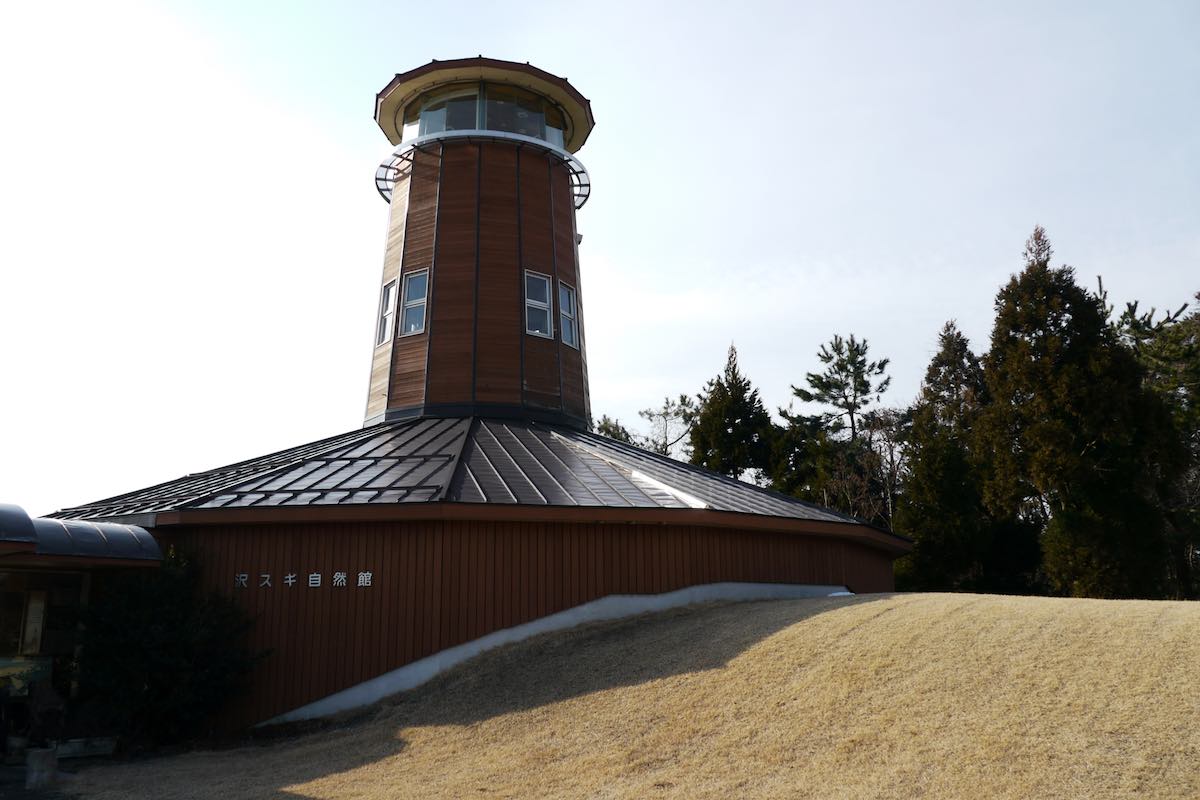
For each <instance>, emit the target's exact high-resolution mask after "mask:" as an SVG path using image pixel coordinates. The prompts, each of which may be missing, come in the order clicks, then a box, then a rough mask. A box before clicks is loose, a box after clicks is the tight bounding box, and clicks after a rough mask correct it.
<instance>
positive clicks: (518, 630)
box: [259, 583, 852, 726]
mask: <svg viewBox="0 0 1200 800" xmlns="http://www.w3.org/2000/svg"><path fill="white" fill-rule="evenodd" d="M846 594H852V592H848V591H847V590H846V587H845V586H809V585H804V584H791V583H707V584H704V585H702V586H689V587H688V588H686V589H679V590H678V591H674V592H665V593H663V594H612V595H608V596H607V597H601V598H600V599H599V600H593V601H591V602H590V603H584V604H583V605H580V606H575V607H574V608H568V609H567V610H566V611H560V612H558V613H557V614H551V615H549V616H546V617H540V618H539V619H535V620H533V621H532V622H526V623H524V624H523V625H516V626H514V627H512V628H505V629H503V630H499V631H494V632H493V633H489V634H488V635H487V636H481V637H480V638H478V639H472V640H471V641H469V642H464V643H463V644H460V645H457V646H455V647H449V648H447V649H445V650H441V651H439V652H437V653H434V654H433V655H431V656H426V657H425V658H422V659H421V660H420V661H414V662H412V663H411V664H405V665H404V666H403V667H400V668H399V669H394V670H392V671H391V672H385V673H384V674H382V675H380V676H378V677H375V678H372V679H371V680H369V681H364V682H362V683H360V684H357V685H356V686H351V687H350V688H349V689H343V690H342V691H340V692H337V693H335V694H331V695H329V696H328V697H322V698H321V699H320V700H316V701H314V702H312V703H309V704H308V705H304V706H301V707H300V708H296V709H293V710H291V711H288V712H286V713H283V714H280V715H279V716H277V717H273V718H271V719H269V720H267V721H266V722H261V723H259V725H260V726H261V725H276V724H278V723H281V722H296V721H298V720H304V719H316V718H317V717H325V716H328V715H330V714H336V713H338V712H339V711H348V710H350V709H353V708H361V707H362V706H366V705H370V704H371V703H374V702H377V701H379V700H382V699H383V698H385V697H388V696H389V695H393V694H396V693H397V692H404V691H407V690H409V689H412V688H415V687H417V686H420V685H421V684H423V683H425V682H426V681H428V680H430V679H431V678H433V677H434V676H436V675H438V674H440V673H442V672H445V671H446V670H448V669H450V668H451V667H454V666H457V665H458V664H461V663H462V662H464V661H466V660H467V659H470V658H474V657H475V656H477V655H479V654H480V653H482V652H484V651H485V650H491V649H492V648H494V647H499V646H501V645H505V644H510V643H512V642H519V641H521V640H522V639H528V638H529V637H531V636H537V635H538V634H542V633H549V632H551V631H561V630H564V629H566V628H574V627H575V626H577V625H582V624H584V623H586V622H599V621H602V620H609V619H619V618H621V617H632V616H635V615H637V614H645V613H647V612H650V611H665V610H666V609H669V608H678V607H679V606H686V605H691V604H693V603H706V602H711V601H713V600H790V599H795V598H798V597H828V596H831V595H846Z"/></svg>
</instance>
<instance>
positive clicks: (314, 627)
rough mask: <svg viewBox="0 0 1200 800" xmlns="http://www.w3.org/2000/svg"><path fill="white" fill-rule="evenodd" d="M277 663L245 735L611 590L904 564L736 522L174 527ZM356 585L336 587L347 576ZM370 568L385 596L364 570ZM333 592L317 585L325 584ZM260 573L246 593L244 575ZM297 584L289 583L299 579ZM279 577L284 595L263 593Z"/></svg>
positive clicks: (856, 581) (245, 718) (880, 587)
mask: <svg viewBox="0 0 1200 800" xmlns="http://www.w3.org/2000/svg"><path fill="white" fill-rule="evenodd" d="M158 533H159V536H160V538H161V539H162V540H163V542H164V544H175V545H177V546H179V547H180V548H181V549H182V551H183V552H185V553H189V554H192V555H194V556H195V557H196V558H197V559H198V561H199V563H200V565H201V568H202V574H203V580H204V582H205V585H206V588H207V589H210V590H212V591H216V592H218V593H220V594H223V595H226V596H229V597H232V598H233V599H234V600H236V601H237V602H238V603H240V604H241V605H242V606H243V607H244V608H246V609H247V611H249V612H250V614H251V615H252V616H253V617H254V619H255V624H254V627H253V629H252V631H251V633H250V646H251V647H252V648H254V649H255V650H268V651H270V654H269V655H268V656H267V657H266V658H264V659H263V660H262V662H260V664H259V665H258V666H257V667H256V668H255V671H254V674H253V676H252V686H251V689H250V690H249V692H248V693H247V694H246V695H244V696H242V697H240V698H238V699H237V700H236V701H235V702H234V703H232V704H231V705H230V707H229V708H227V709H226V710H225V712H224V720H223V722H224V725H225V726H227V727H231V728H232V727H244V726H247V725H251V724H254V723H256V722H261V721H264V720H266V719H269V718H271V717H274V716H276V715H278V714H281V713H283V712H285V711H288V710H291V709H294V708H298V707H300V706H302V705H304V704H306V703H310V702H312V701H314V700H317V699H320V698H322V697H325V696H327V695H330V694H333V693H334V692H337V691H341V690H342V689H346V688H349V687H350V686H354V685H356V684H358V683H361V682H363V681H365V680H369V679H370V678H373V677H375V676H378V675H381V674H383V673H385V672H388V671H390V670H393V669H396V668H398V667H401V666H404V665H405V664H408V663H410V662H412V661H415V660H417V659H420V658H423V657H425V656H428V655H431V654H433V653H436V652H437V651H439V650H442V649H445V648H447V647H452V646H454V645H457V644H462V643H463V642H467V641H470V640H472V639H477V638H479V637H480V636H483V635H485V634H487V633H490V632H492V631H495V630H499V629H502V628H509V627H512V626H514V625H519V624H521V623H524V622H528V621H530V620H533V619H537V618H538V617H542V616H545V615H547V614H553V613H555V612H558V611H562V610H565V609H567V608H571V607H572V606H576V605H579V604H581V603H586V602H588V601H590V600H595V599H598V598H600V597H604V596H606V595H610V594H651V593H660V592H669V591H674V590H676V589H681V588H684V587H687V586H694V585H699V584H706V583H718V582H722V581H744V582H767V583H801V584H820V585H845V586H848V587H849V588H850V590H851V591H855V592H879V591H890V590H891V589H892V566H891V564H892V562H891V557H890V556H889V555H888V554H887V553H886V552H883V551H881V550H876V549H873V548H870V547H866V546H864V545H861V544H858V543H855V542H851V541H845V540H841V539H836V538H830V537H819V536H802V535H796V534H791V533H774V532H769V531H748V530H738V529H729V528H716V527H701V526H683V525H679V526H672V525H665V526H659V525H606V524H599V523H596V524H588V523H538V522H527V523H525V522H487V521H484V520H480V521H429V522H378V523H370V522H359V523H320V524H318V523H312V524H272V525H253V526H251V525H236V526H235V525H225V526H208V527H194V528H186V529H180V530H177V531H171V532H169V533H168V532H165V531H159V532H158ZM339 572H341V573H345V578H346V585H344V586H341V585H335V582H334V579H335V575H336V574H337V573H339ZM368 572H369V573H370V586H359V585H358V584H359V574H360V573H368ZM312 574H317V575H320V579H321V585H320V586H317V587H310V585H309V576H310V575H312ZM239 575H245V576H246V578H247V580H246V586H245V588H239V587H238V585H237V577H238V576H239ZM289 575H291V576H293V578H294V583H292V584H290V585H289V584H288V578H287V576H289ZM264 576H269V580H270V584H271V585H270V586H261V585H260V584H262V583H264V581H265V578H264Z"/></svg>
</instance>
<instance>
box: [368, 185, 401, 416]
mask: <svg viewBox="0 0 1200 800" xmlns="http://www.w3.org/2000/svg"><path fill="white" fill-rule="evenodd" d="M409 185H410V183H409V180H408V177H407V176H405V177H403V178H401V179H399V180H397V181H396V186H395V189H394V190H393V192H392V205H391V209H390V211H389V216H388V233H387V245H386V246H385V248H384V251H383V277H382V279H381V280H380V282H379V289H380V293H379V296H378V298H377V299H376V301H375V303H376V305H375V313H376V315H378V314H379V312H380V310H381V309H380V307H379V303H380V302H381V301H382V299H383V287H384V286H386V285H387V284H388V283H390V282H391V281H396V291H397V297H399V294H398V293H399V291H400V283H399V280H398V278H399V276H400V263H401V261H403V258H404V229H405V227H406V223H407V222H408V189H409ZM398 307H399V306H398V304H397V309H398ZM399 316H400V315H399V314H396V316H395V317H393V319H392V332H391V334H390V335H389V336H388V339H387V341H386V342H384V343H383V344H381V345H376V346H375V351H374V353H372V355H371V383H370V387H369V389H368V390H367V414H366V417H367V419H371V418H373V417H376V416H378V415H380V414H382V413H383V412H384V411H386V410H387V400H388V384H389V383H390V379H391V371H392V347H393V345H394V344H395V333H396V327H397V326H398V325H399V322H398V320H399ZM376 322H378V316H377V317H376ZM378 333H379V332H378V331H377V330H373V331H372V332H371V335H372V336H377V335H378ZM371 343H372V344H374V343H375V340H374V339H372V341H371Z"/></svg>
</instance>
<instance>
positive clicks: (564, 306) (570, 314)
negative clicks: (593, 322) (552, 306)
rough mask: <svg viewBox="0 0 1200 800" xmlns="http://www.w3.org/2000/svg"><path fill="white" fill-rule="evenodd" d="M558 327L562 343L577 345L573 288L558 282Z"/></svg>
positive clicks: (577, 330) (577, 329)
mask: <svg viewBox="0 0 1200 800" xmlns="http://www.w3.org/2000/svg"><path fill="white" fill-rule="evenodd" d="M558 316H559V323H558V324H559V329H560V330H561V331H562V340H563V344H569V345H570V346H571V347H575V348H578V347H579V327H578V325H577V324H576V321H575V320H576V316H577V314H576V309H575V290H574V289H572V288H571V287H570V286H567V285H566V284H565V283H561V282H560V283H559V284H558Z"/></svg>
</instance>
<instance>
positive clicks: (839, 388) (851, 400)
mask: <svg viewBox="0 0 1200 800" xmlns="http://www.w3.org/2000/svg"><path fill="white" fill-rule="evenodd" d="M867 349H868V348H867V340H866V339H863V340H862V341H861V342H860V341H858V340H857V339H855V338H854V334H850V338H849V339H843V338H842V337H841V336H837V335H835V336H834V337H833V340H832V341H830V342H829V343H828V344H823V345H821V349H820V351H819V352H818V353H817V358H819V359H820V360H821V363H822V364H824V365H825V371H824V372H821V373H815V372H810V373H808V374H807V375H805V380H806V381H807V382H808V385H809V388H808V389H800V388H797V387H796V386H793V387H792V392H793V393H794V394H795V395H796V397H798V398H800V399H801V400H803V401H804V402H806V403H821V404H823V405H830V406H833V407H834V408H835V409H836V411H834V412H829V413H827V414H826V420H827V422H828V424H830V425H831V426H832V429H833V430H834V431H835V432H836V431H837V430H838V429H839V428H840V427H842V426H846V427H849V429H850V439H851V440H854V439H857V438H858V422H859V420H860V418H861V416H862V414H863V412H864V410H865V409H866V408H867V407H868V406H869V405H870V404H871V403H872V402H873V401H878V400H879V399H880V398H881V397H882V395H883V393H884V392H886V391H887V388H888V386H889V385H891V382H892V379H891V378H889V377H884V373H885V371H886V370H887V365H888V359H886V358H884V359H881V360H879V361H868V360H867ZM875 378H881V380H880V381H879V382H878V383H873V379H875ZM843 420H845V421H844V422H843Z"/></svg>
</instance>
